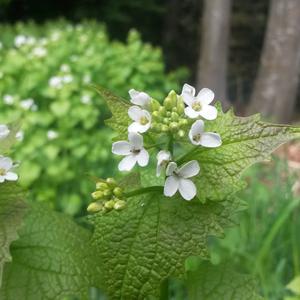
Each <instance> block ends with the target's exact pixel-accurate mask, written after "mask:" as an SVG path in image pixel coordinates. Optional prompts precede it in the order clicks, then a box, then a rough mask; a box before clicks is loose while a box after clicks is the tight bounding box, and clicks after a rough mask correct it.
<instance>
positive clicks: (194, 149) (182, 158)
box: [177, 148, 197, 164]
mask: <svg viewBox="0 0 300 300" xmlns="http://www.w3.org/2000/svg"><path fill="white" fill-rule="evenodd" d="M194 151H197V148H193V149H191V150H190V151H189V152H188V153H186V154H183V155H182V156H181V157H179V158H178V159H177V163H178V164H181V163H182V162H184V161H185V160H186V158H187V157H188V156H190V155H191V154H193V152H194Z"/></svg>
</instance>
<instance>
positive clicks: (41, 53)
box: [32, 47, 47, 57]
mask: <svg viewBox="0 0 300 300" xmlns="http://www.w3.org/2000/svg"><path fill="white" fill-rule="evenodd" d="M32 54H33V55H34V56H35V57H45V56H46V55H47V49H45V48H43V47H36V48H34V49H33V51H32Z"/></svg>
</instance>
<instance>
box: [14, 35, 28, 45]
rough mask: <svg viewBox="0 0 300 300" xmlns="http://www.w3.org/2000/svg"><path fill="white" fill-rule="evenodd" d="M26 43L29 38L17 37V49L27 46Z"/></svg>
mask: <svg viewBox="0 0 300 300" xmlns="http://www.w3.org/2000/svg"><path fill="white" fill-rule="evenodd" d="M26 42H27V38H26V36H25V35H17V36H16V37H15V46H16V47H21V46H23V45H24V44H26Z"/></svg>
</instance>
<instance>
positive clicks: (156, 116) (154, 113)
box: [152, 110, 160, 119]
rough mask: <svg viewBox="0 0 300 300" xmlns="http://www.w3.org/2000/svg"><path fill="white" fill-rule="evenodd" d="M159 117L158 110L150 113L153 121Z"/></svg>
mask: <svg viewBox="0 0 300 300" xmlns="http://www.w3.org/2000/svg"><path fill="white" fill-rule="evenodd" d="M159 117H160V115H159V112H158V110H156V111H154V112H153V113H152V118H153V119H159Z"/></svg>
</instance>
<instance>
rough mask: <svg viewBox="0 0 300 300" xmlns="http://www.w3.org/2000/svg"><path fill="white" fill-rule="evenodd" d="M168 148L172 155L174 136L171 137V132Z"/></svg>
mask: <svg viewBox="0 0 300 300" xmlns="http://www.w3.org/2000/svg"><path fill="white" fill-rule="evenodd" d="M168 150H169V151H170V153H171V155H172V156H173V153H174V138H173V135H172V133H170V134H169V143H168Z"/></svg>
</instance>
